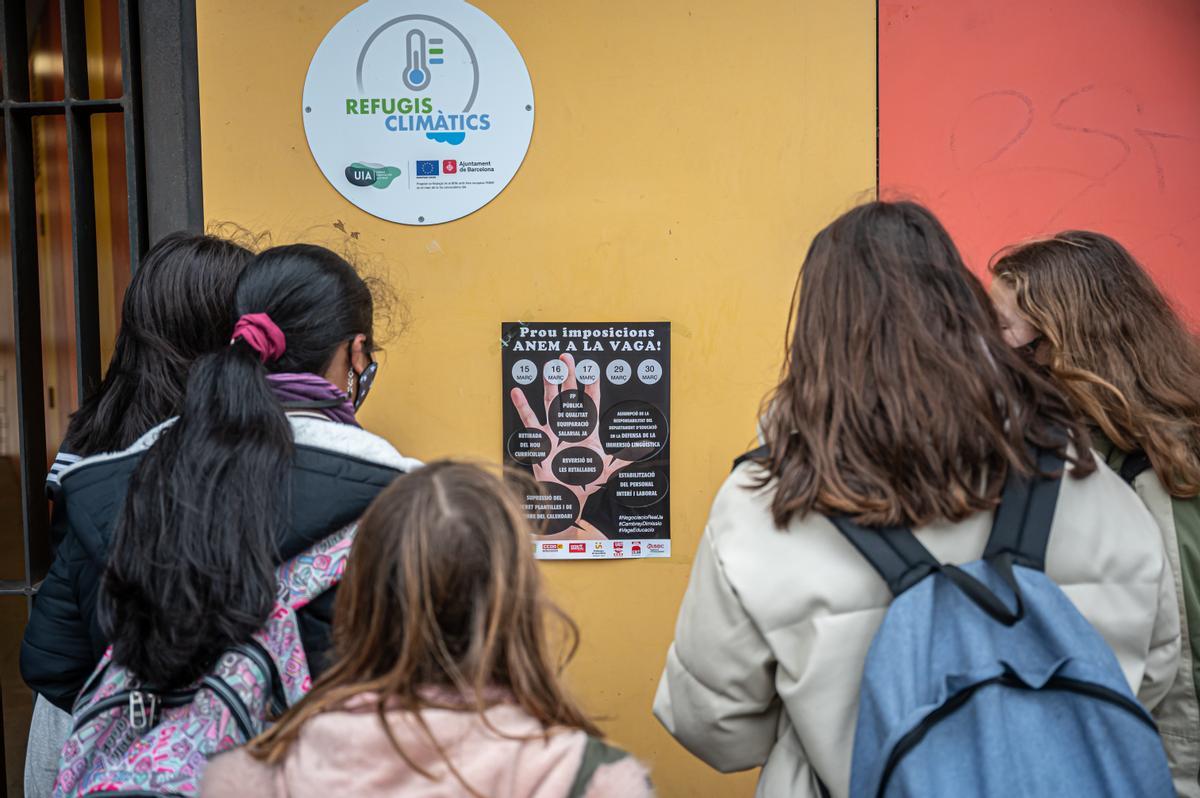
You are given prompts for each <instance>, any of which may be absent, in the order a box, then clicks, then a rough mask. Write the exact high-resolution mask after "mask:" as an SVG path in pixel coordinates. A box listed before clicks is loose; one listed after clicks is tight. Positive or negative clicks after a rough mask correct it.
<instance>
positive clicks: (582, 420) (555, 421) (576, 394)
mask: <svg viewBox="0 0 1200 798" xmlns="http://www.w3.org/2000/svg"><path fill="white" fill-rule="evenodd" d="M559 362H561V361H559ZM598 414H599V411H597V409H596V403H595V402H593V401H592V397H590V396H588V395H587V394H586V393H584V392H583V391H581V390H579V389H578V388H569V389H567V390H565V391H560V392H559V394H558V396H556V397H554V401H552V402H551V403H550V411H549V412H548V413H547V414H546V418H547V421H548V422H549V424H550V431H551V432H553V433H554V435H555V436H556V437H557V438H558V439H559V440H560V441H563V442H564V443H579V442H580V441H582V440H584V439H585V438H587V437H588V436H589V435H591V434H592V433H593V432H595V431H596V420H597V415H598Z"/></svg>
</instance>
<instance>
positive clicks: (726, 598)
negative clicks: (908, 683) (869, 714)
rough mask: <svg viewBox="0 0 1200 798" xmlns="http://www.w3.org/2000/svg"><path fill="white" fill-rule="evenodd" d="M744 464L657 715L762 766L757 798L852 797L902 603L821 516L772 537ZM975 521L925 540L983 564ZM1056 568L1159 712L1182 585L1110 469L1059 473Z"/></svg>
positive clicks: (687, 736)
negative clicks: (891, 624)
mask: <svg viewBox="0 0 1200 798" xmlns="http://www.w3.org/2000/svg"><path fill="white" fill-rule="evenodd" d="M760 473H761V472H760V471H759V470H758V466H755V465H753V464H750V463H746V464H743V465H741V466H739V467H738V468H737V469H736V470H735V471H734V473H733V474H732V475H731V476H730V477H729V479H728V480H726V482H725V485H724V486H723V487H722V488H721V490H720V492H719V493H718V494H717V498H716V500H715V501H714V503H713V508H712V513H711V516H710V518H709V523H708V528H707V529H706V530H705V532H704V535H703V537H702V538H701V540H700V545H699V549H698V551H697V552H696V559H695V564H694V566H693V570H692V576H691V581H690V583H689V585H688V589H687V593H686V595H685V596H684V599H683V605H682V607H681V608H680V611H679V620H678V623H677V626H676V630H675V642H674V644H673V645H672V646H671V649H670V651H669V653H668V655H667V664H666V669H665V670H664V672H663V675H662V680H661V681H660V683H659V686H658V694H657V696H656V697H655V701H654V713H655V715H656V716H657V717H658V719H659V720H660V721H662V723H663V725H664V726H666V727H667V730H668V731H670V732H671V734H672V735H674V736H675V737H676V739H678V740H679V741H680V742H681V743H682V744H683V745H684V746H685V747H687V748H688V750H690V751H691V752H692V753H693V754H695V755H696V756H698V757H699V758H701V759H703V760H704V761H705V762H707V763H709V764H710V765H712V766H713V767H715V768H717V769H718V770H722V771H735V770H745V769H748V768H753V767H757V766H760V765H762V766H763V771H762V775H761V776H760V779H759V783H758V791H757V795H758V796H763V797H766V798H775V796H816V795H819V794H820V793H819V783H818V777H819V778H820V780H821V781H822V782H824V784H825V786H826V788H827V789H828V790H829V793H830V794H831V795H832V796H834V798H838V796H845V795H847V793H848V792H849V786H850V756H851V752H852V750H853V742H854V726H855V721H856V718H857V716H858V693H859V682H860V681H861V678H862V671H863V663H864V660H865V658H866V654H867V649H868V647H869V646H870V644H871V640H872V638H873V637H874V635H875V632H876V630H877V629H878V628H879V624H880V622H881V621H882V620H883V616H884V613H885V611H886V608H887V606H888V604H889V602H890V600H891V596H890V594H889V592H888V589H887V586H886V585H885V584H884V582H883V580H882V579H881V578H880V577H879V576H878V575H877V574H876V573H875V571H874V570H872V569H871V566H870V565H868V564H867V562H866V561H865V560H864V559H863V558H862V557H861V556H860V555H859V554H858V552H857V551H856V550H855V549H854V548H853V547H852V546H851V544H850V543H849V542H848V541H846V540H845V538H843V537H842V535H841V533H839V532H838V531H837V529H836V528H835V527H834V526H833V524H831V523H830V522H829V521H828V520H827V519H825V518H824V517H823V516H817V515H809V516H807V517H805V518H803V519H799V520H793V522H792V523H791V525H790V526H789V527H788V529H787V530H786V531H781V530H779V529H776V528H775V526H774V524H773V522H772V520H771V514H770V503H771V488H770V486H768V487H767V488H766V489H765V490H759V491H755V490H754V489H753V488H752V484H753V482H754V478H755V477H756V476H758V475H759V474H760ZM992 515H993V514H992V513H990V512H988V513H979V514H977V515H975V516H973V517H971V518H969V519H967V520H966V521H963V522H962V523H958V524H950V523H938V524H932V525H930V526H928V527H924V528H921V529H918V530H915V532H916V535H917V537H918V538H919V539H920V540H921V542H922V543H923V544H924V545H925V546H926V547H927V548H928V549H929V550H930V551H931V552H932V553H933V554H934V555H935V556H936V557H938V558H939V559H940V560H942V561H943V562H947V561H948V562H953V563H964V562H969V561H971V560H975V559H978V558H979V557H980V555H981V554H982V553H983V548H984V544H985V542H986V540H987V536H988V533H989V531H990V528H991V523H992ZM1046 572H1047V574H1048V575H1049V576H1050V577H1051V578H1052V579H1053V580H1054V581H1055V582H1057V583H1058V584H1059V585H1061V586H1062V587H1063V590H1064V591H1065V592H1066V594H1067V596H1068V597H1070V599H1071V601H1072V602H1074V604H1075V606H1076V607H1078V608H1079V610H1080V611H1081V612H1082V613H1083V615H1084V617H1086V618H1087V619H1088V620H1089V621H1090V622H1091V623H1092V625H1093V626H1095V627H1096V629H1097V630H1098V631H1099V632H1100V634H1101V635H1103V636H1104V639H1105V640H1107V641H1108V643H1109V644H1110V645H1111V646H1112V647H1113V650H1114V651H1115V652H1116V654H1117V659H1118V660H1119V662H1120V664H1121V667H1122V669H1123V670H1124V672H1125V677H1126V678H1127V679H1128V681H1129V684H1130V686H1131V687H1132V688H1133V690H1134V691H1135V692H1136V693H1137V695H1138V697H1139V698H1140V699H1141V701H1142V702H1143V703H1144V704H1145V705H1146V706H1147V707H1149V708H1153V707H1154V706H1155V705H1156V704H1157V703H1158V702H1159V701H1161V700H1162V698H1163V696H1164V695H1165V693H1166V691H1167V689H1168V688H1169V687H1170V685H1171V683H1172V681H1173V679H1174V677H1175V671H1176V668H1177V664H1178V659H1179V610H1178V606H1177V604H1176V601H1175V584H1174V580H1173V579H1172V578H1171V571H1170V569H1169V568H1168V567H1167V561H1166V558H1165V556H1164V553H1163V544H1162V538H1161V536H1160V535H1159V531H1158V528H1157V526H1156V525H1155V523H1154V520H1153V519H1152V518H1151V517H1150V515H1149V513H1148V512H1147V511H1146V508H1145V507H1144V506H1143V505H1142V503H1141V502H1140V501H1139V500H1138V498H1137V496H1136V495H1134V493H1133V491H1132V490H1130V489H1129V487H1128V486H1126V485H1125V484H1124V482H1122V481H1121V479H1120V477H1118V476H1117V475H1116V474H1114V473H1113V472H1112V471H1111V470H1109V469H1108V468H1107V467H1106V466H1103V465H1099V467H1098V469H1097V471H1096V473H1095V474H1093V475H1091V476H1089V477H1087V478H1084V479H1077V478H1074V477H1069V476H1068V477H1064V478H1063V484H1062V489H1061V491H1060V494H1059V499H1058V505H1057V508H1056V510H1055V515H1054V525H1053V527H1052V528H1051V535H1050V543H1049V547H1048V549H1047V552H1046Z"/></svg>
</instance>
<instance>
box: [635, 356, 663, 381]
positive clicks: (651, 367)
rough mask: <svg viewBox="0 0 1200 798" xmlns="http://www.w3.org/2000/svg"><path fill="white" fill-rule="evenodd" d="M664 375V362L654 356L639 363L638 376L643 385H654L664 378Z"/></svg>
mask: <svg viewBox="0 0 1200 798" xmlns="http://www.w3.org/2000/svg"><path fill="white" fill-rule="evenodd" d="M662 375H663V368H662V364H661V363H659V362H658V361H657V360H655V359H654V358H652V357H648V358H646V359H645V360H643V361H642V362H641V363H638V369H637V376H638V379H639V380H641V381H642V384H643V385H653V384H654V383H656V382H658V381H659V380H661V379H662Z"/></svg>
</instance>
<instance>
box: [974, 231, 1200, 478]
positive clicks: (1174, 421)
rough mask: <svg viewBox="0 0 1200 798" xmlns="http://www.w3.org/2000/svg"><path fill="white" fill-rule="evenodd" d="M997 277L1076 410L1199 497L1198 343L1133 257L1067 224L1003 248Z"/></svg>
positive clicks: (995, 270) (1121, 446) (994, 270)
mask: <svg viewBox="0 0 1200 798" xmlns="http://www.w3.org/2000/svg"><path fill="white" fill-rule="evenodd" d="M992 273H993V275H994V276H995V279H998V280H1003V281H1004V282H1005V283H1006V284H1007V285H1009V286H1010V287H1011V288H1012V289H1013V291H1014V293H1015V294H1016V299H1017V307H1018V309H1019V310H1020V311H1021V313H1022V314H1024V315H1025V316H1026V317H1027V318H1028V319H1029V321H1030V323H1032V324H1033V326H1034V327H1036V328H1037V329H1038V331H1039V332H1041V334H1042V335H1043V336H1044V337H1045V339H1046V342H1047V344H1048V346H1049V352H1050V363H1049V368H1050V373H1051V374H1052V375H1053V376H1054V377H1056V378H1057V379H1058V381H1059V384H1060V385H1061V386H1062V389H1063V392H1064V393H1065V394H1066V395H1067V398H1068V399H1069V400H1070V402H1071V404H1072V405H1073V406H1074V407H1075V409H1076V410H1077V411H1078V412H1079V413H1081V414H1083V415H1084V416H1086V417H1087V418H1088V419H1090V420H1091V421H1092V422H1093V423H1095V424H1096V426H1098V427H1099V428H1100V429H1101V431H1103V432H1104V434H1105V435H1107V436H1108V438H1109V439H1110V440H1111V441H1112V442H1113V444H1114V445H1115V446H1116V447H1117V448H1119V449H1122V450H1123V451H1126V452H1129V451H1134V450H1136V449H1141V450H1143V451H1144V452H1145V453H1146V455H1147V456H1148V457H1149V458H1150V463H1151V465H1152V466H1153V467H1154V471H1155V473H1156V474H1158V477H1159V479H1160V480H1161V481H1162V483H1163V485H1164V486H1165V487H1166V489H1167V491H1168V492H1169V493H1170V494H1171V495H1173V496H1178V497H1192V496H1196V495H1197V494H1200V348H1198V347H1197V341H1196V338H1195V336H1193V335H1192V333H1191V332H1189V330H1188V329H1187V327H1186V326H1185V325H1184V323H1183V322H1182V321H1181V320H1180V318H1179V316H1178V315H1176V313H1175V312H1174V310H1172V308H1171V304H1170V303H1169V302H1168V301H1167V298H1166V297H1165V296H1163V294H1162V292H1161V291H1159V290H1158V287H1157V286H1156V285H1155V284H1154V281H1153V280H1152V279H1151V278H1150V276H1149V275H1148V274H1146V272H1145V270H1143V269H1142V267H1141V266H1140V265H1138V263H1137V261H1136V260H1134V258H1133V256H1132V255H1130V254H1129V252H1128V251H1127V250H1126V249H1125V248H1124V247H1123V246H1121V245H1120V244H1119V243H1118V242H1116V241H1114V240H1113V239H1111V238H1109V237H1108V236H1105V235H1101V234H1100V233H1091V232H1086V231H1081V230H1068V231H1066V232H1063V233H1059V234H1058V235H1056V236H1054V237H1053V238H1050V239H1046V240H1043V241H1034V242H1031V243H1027V244H1023V245H1019V246H1016V247H1013V248H1011V249H1009V250H1006V251H1004V252H1002V253H1001V255H1000V257H999V258H998V259H997V260H996V262H995V263H994V265H993V266H992Z"/></svg>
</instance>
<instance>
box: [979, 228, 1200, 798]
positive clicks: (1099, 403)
mask: <svg viewBox="0 0 1200 798" xmlns="http://www.w3.org/2000/svg"><path fill="white" fill-rule="evenodd" d="M992 274H993V281H992V289H991V293H992V299H993V300H994V301H995V303H996V308H997V311H998V312H999V314H1000V317H1001V325H1002V327H1003V328H1004V331H1005V337H1006V340H1007V341H1008V343H1009V344H1010V345H1011V346H1014V347H1025V348H1026V350H1027V351H1030V352H1032V353H1033V355H1034V357H1035V359H1036V360H1037V361H1038V362H1039V363H1040V364H1041V365H1042V366H1043V367H1044V368H1045V369H1046V370H1047V371H1048V372H1049V374H1050V375H1051V376H1052V377H1053V378H1054V379H1055V380H1056V381H1057V382H1058V384H1059V385H1060V386H1061V389H1062V392H1063V394H1064V395H1065V396H1066V398H1067V400H1068V401H1069V402H1070V404H1071V405H1072V407H1073V408H1074V409H1075V410H1076V411H1077V412H1078V413H1079V414H1080V415H1082V416H1083V417H1084V418H1085V419H1086V420H1087V421H1088V423H1089V424H1090V425H1091V426H1092V442H1093V443H1092V445H1093V447H1095V449H1096V451H1097V452H1098V453H1099V454H1100V455H1101V456H1102V457H1104V459H1105V462H1106V463H1107V464H1108V465H1109V466H1110V467H1112V468H1113V469H1114V470H1117V471H1119V472H1120V473H1121V475H1122V476H1124V477H1125V478H1126V479H1127V481H1129V482H1130V484H1132V485H1133V487H1134V489H1135V490H1136V491H1137V493H1138V495H1139V496H1140V497H1141V499H1142V501H1143V502H1145V504H1146V506H1147V508H1149V510H1150V512H1151V514H1152V515H1153V516H1154V518H1155V520H1156V521H1157V522H1158V525H1159V529H1160V531H1161V533H1162V538H1163V543H1164V546H1165V548H1166V551H1167V556H1168V558H1169V560H1170V562H1171V566H1172V571H1173V576H1174V580H1175V583H1176V592H1177V594H1178V597H1179V612H1180V627H1181V631H1182V635H1183V640H1184V641H1185V645H1184V646H1183V649H1182V652H1181V662H1180V667H1179V673H1178V676H1177V677H1176V679H1175V682H1174V684H1173V685H1172V686H1171V690H1170V693H1168V695H1167V698H1166V699H1165V700H1164V701H1163V702H1162V704H1160V705H1159V706H1158V708H1157V709H1156V711H1155V718H1156V720H1157V721H1158V726H1159V730H1160V732H1161V733H1162V736H1163V740H1164V742H1165V743H1166V748H1167V753H1168V756H1169V758H1170V760H1171V769H1172V772H1173V774H1174V776H1175V783H1176V789H1177V790H1178V791H1179V793H1180V794H1181V795H1185V796H1200V782H1198V778H1200V702H1198V701H1197V692H1198V691H1200V667H1198V663H1200V596H1198V595H1197V593H1196V586H1197V580H1198V579H1200V498H1198V496H1200V346H1197V341H1196V339H1195V337H1194V336H1193V335H1192V334H1191V332H1189V330H1188V329H1187V326H1186V325H1185V324H1184V323H1183V321H1182V320H1181V319H1180V318H1179V316H1178V315H1176V313H1175V312H1174V311H1173V310H1172V308H1171V305H1170V303H1169V302H1168V301H1167V299H1166V297H1165V296H1163V294H1162V292H1161V291H1159V290H1158V287H1157V286H1155V284H1154V281H1153V280H1152V279H1151V278H1150V276H1149V275H1148V274H1146V272H1145V270H1143V269H1142V268H1141V266H1139V265H1138V263H1137V261H1136V260H1134V258H1133V256H1132V255H1130V254H1129V252H1128V251H1127V250H1126V249H1125V248H1124V247H1123V246H1121V244H1120V243H1118V242H1117V241H1114V240H1113V239H1111V238H1109V237H1108V236H1105V235H1102V234H1100V233H1092V232H1086V231H1079V230H1070V231H1066V232H1063V233H1059V234H1058V235H1056V236H1053V237H1052V238H1049V239H1046V240H1042V241H1034V242H1030V243H1026V244H1022V245H1018V246H1015V247H1012V248H1010V249H1008V250H1005V251H1003V252H1001V254H1000V257H999V258H998V259H997V260H996V261H995V263H994V264H993V266H992Z"/></svg>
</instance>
